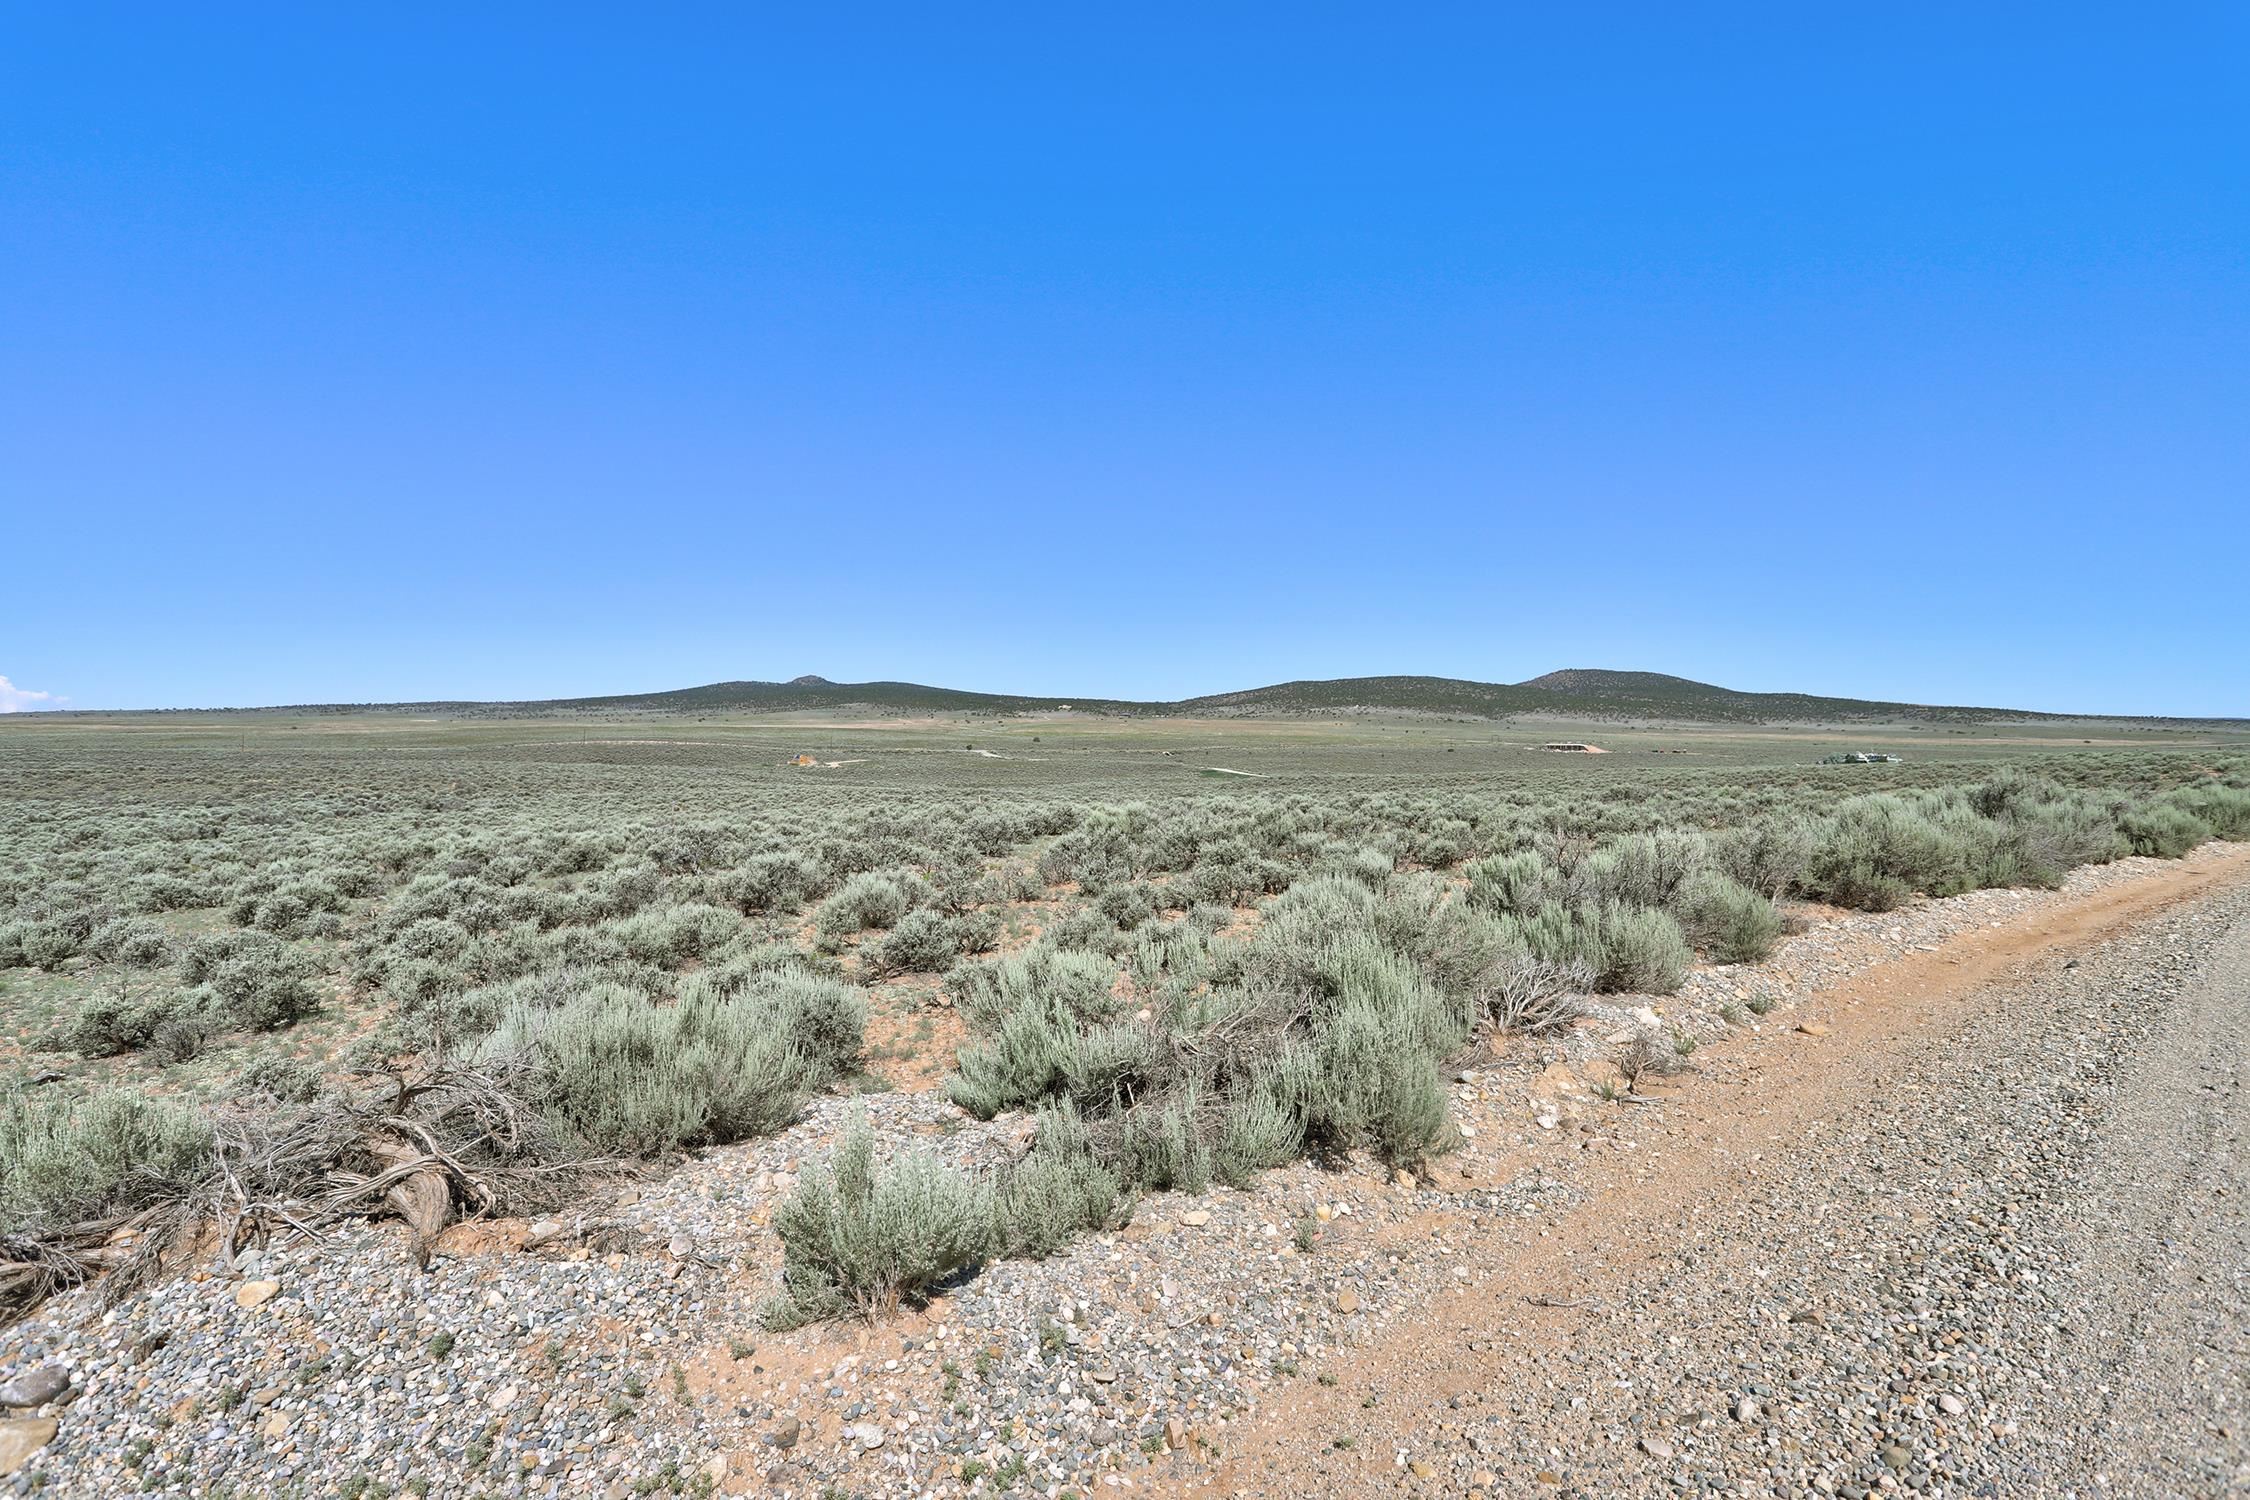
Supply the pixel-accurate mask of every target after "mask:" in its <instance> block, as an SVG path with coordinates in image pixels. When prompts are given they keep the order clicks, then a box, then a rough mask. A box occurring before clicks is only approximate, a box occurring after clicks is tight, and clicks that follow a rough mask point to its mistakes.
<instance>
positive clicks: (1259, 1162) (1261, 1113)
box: [1211, 1079, 1305, 1188]
mask: <svg viewBox="0 0 2250 1500" xmlns="http://www.w3.org/2000/svg"><path fill="white" fill-rule="evenodd" d="M1277 1086H1278V1079H1275V1080H1271V1081H1268V1080H1258V1081H1256V1082H1254V1083H1253V1084H1252V1086H1250V1087H1248V1088H1246V1089H1244V1090H1243V1091H1242V1092H1241V1093H1240V1094H1238V1095H1237V1096H1236V1097H1234V1098H1232V1099H1230V1100H1228V1101H1227V1102H1226V1103H1225V1104H1224V1105H1222V1106H1221V1108H1220V1111H1219V1122H1218V1128H1217V1132H1216V1139H1215V1140H1214V1141H1213V1142H1212V1146H1211V1167H1212V1170H1213V1171H1214V1172H1216V1173H1217V1174H1218V1178H1219V1180H1220V1181H1221V1182H1223V1183H1225V1184H1226V1185H1227V1186H1228V1187H1235V1188H1246V1187H1248V1186H1249V1185H1250V1183H1251V1180H1252V1179H1253V1178H1255V1177H1256V1176H1257V1174H1258V1173H1260V1172H1263V1171H1265V1170H1267V1169H1268V1168H1271V1167H1278V1166H1280V1165H1281V1164H1282V1163H1283V1162H1286V1161H1293V1160H1295V1159H1296V1158H1297V1156H1298V1155H1299V1154H1300V1153H1301V1152H1302V1151H1303V1150H1304V1147H1305V1122H1304V1121H1303V1120H1302V1119H1300V1118H1299V1117H1298V1115H1297V1113H1296V1111H1294V1110H1292V1109H1291V1108H1290V1107H1289V1105H1288V1104H1287V1103H1286V1102H1285V1101H1284V1100H1282V1099H1281V1098H1279V1097H1277Z"/></svg>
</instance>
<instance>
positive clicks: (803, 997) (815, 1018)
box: [680, 964, 867, 1084]
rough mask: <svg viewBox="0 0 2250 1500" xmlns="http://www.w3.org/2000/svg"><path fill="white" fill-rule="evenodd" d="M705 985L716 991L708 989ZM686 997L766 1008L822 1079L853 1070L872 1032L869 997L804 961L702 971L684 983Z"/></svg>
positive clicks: (682, 993)
mask: <svg viewBox="0 0 2250 1500" xmlns="http://www.w3.org/2000/svg"><path fill="white" fill-rule="evenodd" d="M705 986H711V987H712V988H713V990H714V992H713V993H710V994H706V993H705V988H704V987H705ZM680 999H681V1003H682V1004H688V1003H690V1002H695V1003H715V1002H717V1001H720V1000H733V1001H735V1002H738V1003H740V1004H743V1005H748V1006H753V1007H756V1008H757V1009H759V1010H762V1011H764V1012H765V1013H766V1014H767V1016H768V1017H769V1018H770V1021H771V1024H772V1025H773V1027H774V1028H775V1029H776V1030H778V1031H779V1032H780V1033H781V1034H782V1035H783V1036H785V1037H787V1038H788V1040H789V1043H790V1045H791V1046H793V1047H794V1048H796V1050H797V1052H798V1054H799V1055H800V1056H801V1057H803V1058H804V1060H805V1062H806V1064H807V1066H808V1067H809V1068H811V1070H812V1077H813V1079H814V1081H815V1083H816V1084H824V1083H827V1082H828V1081H830V1080H831V1079H833V1078H836V1077H838V1076H839V1075H841V1074H843V1073H845V1072H848V1071H849V1070H850V1069H851V1068H852V1066H853V1065H854V1064H855V1063H856V1062H857V1061H858V1059H859V1053H860V1048H861V1047H862V1046H863V1045H864V1044H865V1042H866V1038H867V997H866V996H865V995H863V994H861V993H860V992H859V991H858V990H856V989H854V988H853V987H852V986H850V985H848V984H845V983H844V982H843V981H841V980H839V979H836V978H833V977H831V976H828V975H823V974H815V973H813V972H811V971H810V970H808V969H806V968H805V967H803V966H802V965H801V964H790V965H786V966H778V967H776V966H769V967H765V968H761V969H753V970H750V971H748V972H746V973H739V976H738V974H736V973H729V974H723V975H715V976H712V977H711V978H709V979H706V978H705V977H704V976H701V975H697V976H695V977H694V978H691V979H689V980H688V982H687V983H686V984H685V985H684V986H682V987H681V990H680Z"/></svg>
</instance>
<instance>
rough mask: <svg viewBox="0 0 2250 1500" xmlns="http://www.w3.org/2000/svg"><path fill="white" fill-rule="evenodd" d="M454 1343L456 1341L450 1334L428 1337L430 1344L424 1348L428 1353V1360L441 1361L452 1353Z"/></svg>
mask: <svg viewBox="0 0 2250 1500" xmlns="http://www.w3.org/2000/svg"><path fill="white" fill-rule="evenodd" d="M456 1342H458V1341H457V1340H456V1339H455V1338H454V1337H453V1335H452V1334H450V1333H437V1334H432V1335H431V1336H430V1342H429V1343H428V1344H427V1345H426V1346H425V1347H426V1348H428V1350H429V1351H430V1358H432V1359H443V1358H445V1357H446V1356H447V1355H448V1354H451V1353H452V1352H453V1346H454V1344H455V1343H456Z"/></svg>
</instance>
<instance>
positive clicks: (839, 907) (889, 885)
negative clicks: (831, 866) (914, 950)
mask: <svg viewBox="0 0 2250 1500" xmlns="http://www.w3.org/2000/svg"><path fill="white" fill-rule="evenodd" d="M906 908H907V896H906V892H905V891H904V890H902V889H901V888H900V886H899V883H898V882H897V881H896V880H893V879H892V878H891V877H889V876H887V875H877V874H874V873H872V872H870V871H862V872H860V873H859V874H857V875H854V876H852V877H851V878H850V879H848V880H846V881H845V882H844V883H843V884H842V885H841V886H838V887H837V888H836V892H835V894H833V895H831V896H830V897H829V898H828V899H827V900H826V901H823V902H821V903H820V910H819V912H818V914H817V915H816V916H815V917H814V925H816V926H817V927H818V928H819V929H820V931H821V932H822V933H823V934H824V935H826V936H828V937H848V936H849V935H851V934H852V933H855V932H865V931H867V930H868V929H870V928H884V927H889V926H890V925H892V924H893V923H895V922H896V921H898V919H899V918H900V917H903V916H905V915H906Z"/></svg>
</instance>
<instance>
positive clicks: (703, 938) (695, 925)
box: [613, 902, 742, 969]
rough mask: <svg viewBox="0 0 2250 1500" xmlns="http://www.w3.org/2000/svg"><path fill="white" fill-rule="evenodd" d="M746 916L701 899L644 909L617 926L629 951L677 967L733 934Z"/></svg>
mask: <svg viewBox="0 0 2250 1500" xmlns="http://www.w3.org/2000/svg"><path fill="white" fill-rule="evenodd" d="M741 927H742V919H741V917H739V916H737V915H736V914H735V913H733V912H730V911H722V910H721V909H719V908H718V907H716V906H706V905H704V904H702V903H700V902H689V903H685V904H683V905H679V906H666V907H659V908H656V909H653V910H648V911H642V912H640V913H638V914H637V915H634V916H631V917H628V918H626V919H625V920H624V921H622V922H619V923H617V924H616V926H615V928H614V929H613V930H614V931H615V933H616V935H617V940H618V942H619V943H620V944H621V945H623V947H624V949H625V951H626V953H627V954H629V955H630V956H632V957H633V958H637V959H639V960H640V961H641V962H642V963H646V964H654V965H656V966H657V967H659V968H665V969H676V968H678V967H679V966H680V965H681V964H683V963H686V962H687V961H688V960H689V959H691V958H700V957H702V956H703V955H704V954H706V953H708V952H710V951H711V950H712V949H714V948H717V947H719V946H720V945H721V944H723V943H724V942H726V941H727V939H729V938H731V937H733V936H734V935H735V933H736V932H738V931H740V930H741Z"/></svg>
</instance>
